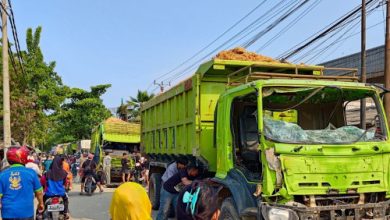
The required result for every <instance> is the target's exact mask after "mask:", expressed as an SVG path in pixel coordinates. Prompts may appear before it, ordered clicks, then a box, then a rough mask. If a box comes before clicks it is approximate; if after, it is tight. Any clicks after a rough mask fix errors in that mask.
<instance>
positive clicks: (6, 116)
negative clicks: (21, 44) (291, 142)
mask: <svg viewBox="0 0 390 220" xmlns="http://www.w3.org/2000/svg"><path fill="white" fill-rule="evenodd" d="M2 4H3V6H4V7H3V10H2V11H1V12H2V13H1V21H2V26H3V29H2V33H3V35H2V37H3V39H2V44H3V48H2V49H3V124H4V135H3V136H4V137H3V138H4V159H6V152H7V148H8V147H9V146H11V108H10V89H9V69H8V37H7V18H8V17H7V12H6V11H5V10H4V9H7V7H8V6H7V0H2Z"/></svg>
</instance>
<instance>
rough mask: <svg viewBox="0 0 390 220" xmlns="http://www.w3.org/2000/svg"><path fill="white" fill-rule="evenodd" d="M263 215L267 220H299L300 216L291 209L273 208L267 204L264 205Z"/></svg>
mask: <svg viewBox="0 0 390 220" xmlns="http://www.w3.org/2000/svg"><path fill="white" fill-rule="evenodd" d="M262 214H263V216H264V218H265V219H266V220H298V219H299V217H298V214H297V213H296V212H295V211H294V210H291V209H288V208H282V207H275V206H274V207H273V206H269V205H267V204H265V203H263V205H262Z"/></svg>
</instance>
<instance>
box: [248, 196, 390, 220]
mask: <svg viewBox="0 0 390 220" xmlns="http://www.w3.org/2000/svg"><path fill="white" fill-rule="evenodd" d="M261 212H262V213H261V214H262V216H263V219H264V220H269V219H286V220H309V219H310V220H356V219H361V220H363V219H376V220H379V219H381V220H382V219H388V220H390V200H388V201H385V202H379V203H367V204H361V205H359V204H344V205H337V206H318V207H292V206H286V205H278V204H269V203H262V204H261ZM257 216H258V209H257V208H255V207H251V208H247V209H245V210H244V211H243V213H242V215H241V218H242V219H243V220H255V219H258V218H257Z"/></svg>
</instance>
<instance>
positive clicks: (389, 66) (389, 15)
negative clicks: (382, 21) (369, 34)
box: [384, 0, 390, 125]
mask: <svg viewBox="0 0 390 220" xmlns="http://www.w3.org/2000/svg"><path fill="white" fill-rule="evenodd" d="M384 75H385V87H386V89H390V4H389V0H387V1H386V37H385V72H384ZM384 102H385V111H386V117H387V124H388V125H390V94H385V97H384Z"/></svg>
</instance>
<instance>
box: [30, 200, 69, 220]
mask: <svg viewBox="0 0 390 220" xmlns="http://www.w3.org/2000/svg"><path fill="white" fill-rule="evenodd" d="M64 210H65V205H64V200H63V199H62V197H60V196H55V197H51V198H49V199H47V200H46V202H45V211H43V213H39V214H37V219H40V220H41V219H42V220H63V219H65V214H64Z"/></svg>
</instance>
